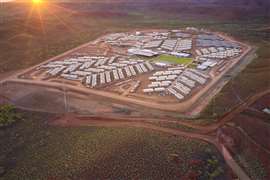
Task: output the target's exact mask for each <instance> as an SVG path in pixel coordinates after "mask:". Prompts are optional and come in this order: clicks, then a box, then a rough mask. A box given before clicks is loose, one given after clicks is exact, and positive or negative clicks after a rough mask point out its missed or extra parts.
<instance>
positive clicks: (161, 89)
mask: <svg viewBox="0 0 270 180" xmlns="http://www.w3.org/2000/svg"><path fill="white" fill-rule="evenodd" d="M175 72H176V73H175ZM169 76H173V77H174V78H172V79H167V78H168V77H169ZM153 77H155V78H153ZM159 77H165V79H162V80H161V79H159ZM209 78H210V76H208V75H206V74H204V73H201V72H199V71H197V70H194V69H184V68H183V67H176V68H168V70H167V71H160V72H156V73H155V74H154V75H153V76H152V77H149V80H150V81H151V83H150V84H149V85H148V88H146V89H144V90H143V92H144V93H147V94H149V93H168V94H172V95H174V96H175V97H176V98H177V99H178V100H183V99H184V98H185V96H187V95H189V94H190V93H191V91H192V89H194V88H195V87H196V85H197V84H198V85H204V84H206V82H207V81H208V79H209Z"/></svg>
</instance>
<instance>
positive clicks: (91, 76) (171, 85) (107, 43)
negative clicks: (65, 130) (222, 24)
mask: <svg viewBox="0 0 270 180" xmlns="http://www.w3.org/2000/svg"><path fill="white" fill-rule="evenodd" d="M246 51H247V47H246V46H244V45H243V44H242V43H240V42H236V41H234V40H231V39H230V38H227V37H223V36H222V35H220V34H218V33H212V32H206V31H205V30H198V29H196V28H186V29H181V30H151V31H150V30H148V31H136V32H127V33H115V34H109V35H105V36H103V37H100V38H99V39H97V40H96V41H95V42H94V43H93V42H91V43H90V44H88V45H87V46H84V47H83V48H80V49H78V50H76V51H72V52H70V53H67V54H65V55H64V56H61V57H59V58H54V59H53V60H49V61H47V62H45V63H42V64H40V65H38V66H36V67H34V68H32V69H30V70H28V71H26V72H24V73H22V74H20V75H19V76H18V77H19V79H25V80H31V81H33V82H34V81H38V82H41V81H42V82H46V83H50V82H53V83H58V84H59V87H61V86H64V85H72V86H74V87H79V88H85V89H89V90H91V92H93V91H99V93H100V92H104V93H106V95H108V93H111V94H112V96H114V97H120V96H123V97H126V98H129V99H130V100H131V101H132V99H134V100H135V99H137V100H140V101H146V102H147V101H149V102H150V101H151V102H156V103H183V102H185V101H187V100H189V99H191V98H192V97H194V96H195V95H197V96H198V98H199V93H202V92H203V90H206V89H210V88H213V87H212V86H213V84H214V82H215V81H216V80H217V79H218V78H220V77H221V76H222V75H223V74H224V73H225V72H226V71H228V70H229V69H230V68H231V67H232V66H233V65H234V64H236V63H237V61H238V59H239V58H240V59H241V56H243V55H244V54H245V52H246ZM79 88H78V89H79ZM115 95H117V96H115ZM120 99H121V98H120Z"/></svg>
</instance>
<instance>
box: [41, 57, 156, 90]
mask: <svg viewBox="0 0 270 180" xmlns="http://www.w3.org/2000/svg"><path fill="white" fill-rule="evenodd" d="M116 59H118V61H116ZM40 68H45V69H47V71H46V72H47V74H49V75H50V76H61V77H63V78H65V79H68V80H83V81H84V83H85V84H86V85H87V86H88V87H96V86H98V85H104V84H107V83H111V82H113V81H118V80H123V79H126V78H129V77H132V76H136V75H138V74H143V73H147V72H149V71H153V70H154V67H153V66H152V64H151V63H149V62H147V61H144V60H126V59H121V58H119V57H110V58H108V57H89V56H85V57H78V58H70V59H66V60H64V61H53V62H50V63H48V64H46V65H42V66H41V67H40Z"/></svg>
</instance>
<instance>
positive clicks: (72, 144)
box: [0, 112, 228, 179]
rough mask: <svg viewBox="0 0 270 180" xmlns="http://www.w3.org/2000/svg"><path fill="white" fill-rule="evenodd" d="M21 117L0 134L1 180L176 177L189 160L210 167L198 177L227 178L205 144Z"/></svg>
mask: <svg viewBox="0 0 270 180" xmlns="http://www.w3.org/2000/svg"><path fill="white" fill-rule="evenodd" d="M20 113H21V114H22V116H23V120H21V121H19V122H18V123H16V124H15V125H14V126H12V127H9V128H6V129H1V131H0V137H1V138H0V144H1V146H0V152H1V159H0V166H1V167H4V168H5V170H6V173H5V175H4V176H3V177H2V178H3V179H17V178H24V179H39V178H41V179H67V178H71V179H89V178H91V179H92V178H94V179H96V178H101V179H104V178H128V179H130V178H131V179H132V178H139V179H145V178H147V179H149V178H150V179H157V178H160V177H163V178H166V179H179V177H185V176H186V177H188V176H187V175H188V174H189V173H192V170H191V166H193V165H192V162H193V161H194V162H195V161H196V162H197V163H203V164H204V165H202V166H201V167H206V165H207V164H208V163H210V164H209V166H210V167H211V166H213V167H211V168H210V169H208V170H206V169H204V168H202V169H201V172H203V173H202V174H201V175H200V177H201V178H206V179H208V178H209V176H216V175H218V176H216V178H221V179H226V177H227V174H228V171H227V167H226V166H225V165H224V161H223V160H222V158H221V157H220V155H219V154H218V153H217V151H216V150H215V148H213V146H211V145H208V144H207V143H204V142H200V141H197V140H190V139H187V138H181V137H175V136H171V135H166V134H162V133H158V132H154V131H150V130H144V129H140V128H95V127H75V128H74V127H66V128H64V127H52V126H49V125H48V123H49V122H53V120H54V118H55V115H50V114H46V113H31V112H20ZM212 161H213V162H212ZM194 172H196V170H195V169H194V170H193V173H194ZM208 172H209V174H207V173H208Z"/></svg>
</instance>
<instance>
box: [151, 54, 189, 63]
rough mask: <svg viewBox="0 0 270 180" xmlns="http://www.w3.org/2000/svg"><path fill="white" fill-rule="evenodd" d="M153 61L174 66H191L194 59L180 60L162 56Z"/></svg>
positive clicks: (174, 57)
mask: <svg viewBox="0 0 270 180" xmlns="http://www.w3.org/2000/svg"><path fill="white" fill-rule="evenodd" d="M152 60H153V61H162V62H169V63H174V64H190V63H191V62H192V58H179V57H176V56H171V55H160V56H158V57H155V58H153V59H152Z"/></svg>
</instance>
